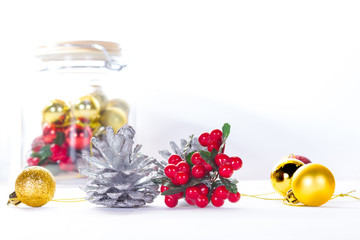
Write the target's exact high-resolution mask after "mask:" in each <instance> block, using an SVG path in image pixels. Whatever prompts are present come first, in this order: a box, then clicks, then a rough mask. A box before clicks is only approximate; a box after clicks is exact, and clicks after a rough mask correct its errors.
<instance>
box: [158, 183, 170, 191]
mask: <svg viewBox="0 0 360 240" xmlns="http://www.w3.org/2000/svg"><path fill="white" fill-rule="evenodd" d="M169 189H170V188H169V187H167V186H164V185H161V187H160V192H165V191H166V190H169Z"/></svg>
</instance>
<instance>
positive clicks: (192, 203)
mask: <svg viewBox="0 0 360 240" xmlns="http://www.w3.org/2000/svg"><path fill="white" fill-rule="evenodd" d="M185 201H186V202H187V203H188V204H189V205H191V206H193V205H195V201H194V200H192V199H190V198H188V197H185Z"/></svg>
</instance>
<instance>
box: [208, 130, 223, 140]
mask: <svg viewBox="0 0 360 240" xmlns="http://www.w3.org/2000/svg"><path fill="white" fill-rule="evenodd" d="M222 135H223V133H222V131H220V130H219V129H215V130H213V131H212V132H211V133H210V139H211V140H213V141H216V142H218V141H221V138H222Z"/></svg>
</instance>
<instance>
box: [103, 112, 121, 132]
mask: <svg viewBox="0 0 360 240" xmlns="http://www.w3.org/2000/svg"><path fill="white" fill-rule="evenodd" d="M100 123H101V125H103V126H105V127H107V126H111V127H112V128H113V129H114V131H115V132H117V131H118V130H119V129H120V128H121V127H122V126H124V125H125V124H126V123H127V116H126V113H125V112H124V111H123V110H121V109H120V108H116V107H107V108H106V109H105V111H103V112H102V113H101V117H100Z"/></svg>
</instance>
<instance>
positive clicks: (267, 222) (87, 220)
mask: <svg viewBox="0 0 360 240" xmlns="http://www.w3.org/2000/svg"><path fill="white" fill-rule="evenodd" d="M359 187H360V185H359V182H338V183H337V188H336V193H345V192H347V191H349V190H352V189H359ZM238 188H239V190H240V192H242V193H247V194H256V193H266V192H272V188H271V186H270V183H269V182H268V181H240V183H239V184H238ZM11 190H12V189H11V187H10V186H7V187H5V186H1V188H0V199H2V201H3V203H5V200H6V199H7V194H8V193H10V192H11ZM67 197H68V198H72V197H83V193H82V192H81V191H80V190H78V189H77V188H64V187H58V189H57V191H56V196H55V198H67ZM275 197H278V196H277V195H275ZM181 202H183V203H182V204H180V206H177V207H176V208H173V209H169V208H167V207H166V206H165V205H164V204H163V197H161V196H160V197H158V198H157V199H156V200H155V202H154V203H153V204H151V205H147V206H146V207H142V208H138V209H109V208H103V207H99V206H96V205H92V204H90V203H88V202H80V203H56V202H51V203H49V204H47V205H45V206H43V207H41V208H29V207H26V206H23V205H20V206H18V207H7V206H6V205H5V204H0V212H1V215H0V218H1V220H2V226H3V227H2V228H1V236H14V237H15V238H12V239H47V240H49V239H142V240H144V239H217V240H219V239H294V240H296V239H299V240H300V239H301V240H304V239H309V240H311V239H328V240H329V239H346V240H352V239H359V238H360V234H359V231H358V223H359V220H360V202H359V201H357V200H354V199H352V198H341V199H340V198H337V199H336V200H332V201H330V202H328V203H326V204H325V205H323V206H322V207H289V206H285V205H283V204H282V203H281V202H280V201H265V200H258V199H253V198H248V197H242V198H241V199H240V201H239V202H238V203H236V204H232V203H229V202H227V203H226V204H225V205H224V206H223V207H221V208H215V207H213V206H208V207H206V208H204V209H199V208H197V207H192V206H188V205H187V204H185V203H184V200H182V201H181ZM4 224H5V225H4Z"/></svg>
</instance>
